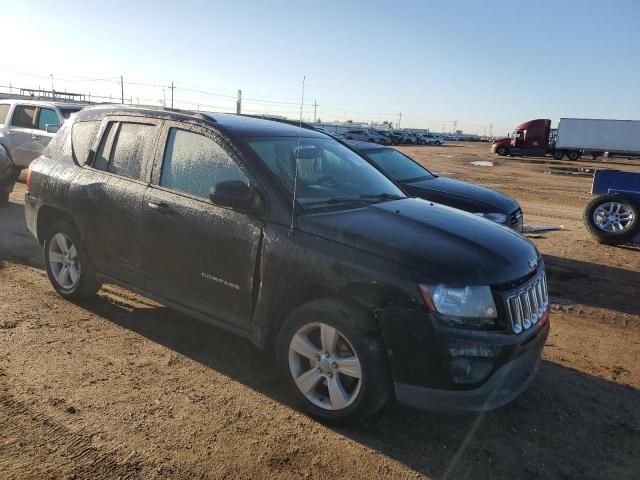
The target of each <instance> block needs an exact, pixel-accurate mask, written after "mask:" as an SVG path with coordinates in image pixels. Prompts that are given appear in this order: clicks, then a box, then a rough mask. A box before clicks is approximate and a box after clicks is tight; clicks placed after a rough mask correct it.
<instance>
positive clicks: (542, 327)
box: [25, 107, 549, 421]
mask: <svg viewBox="0 0 640 480" xmlns="http://www.w3.org/2000/svg"><path fill="white" fill-rule="evenodd" d="M185 132H186V133H185ZM187 134H197V135H198V139H197V141H196V142H195V143H190V144H188V145H187V144H186V143H184V142H185V141H186V140H185V139H186V137H187V136H189V135H187ZM121 139H124V140H122V142H125V141H126V142H129V143H128V144H129V147H128V148H129V149H130V150H129V157H127V155H124V157H123V156H122V155H121V152H120V149H121V147H120V142H121ZM199 142H200V143H199ZM203 142H204V143H203ZM205 143H206V144H207V145H209V143H211V145H209V146H207V147H206V148H210V149H211V150H210V155H211V156H212V157H211V158H214V157H216V158H218V157H217V156H224V157H225V159H226V160H225V162H227V163H225V164H224V165H225V166H224V168H222V167H220V168H219V169H218V170H217V172H218V173H216V174H215V175H213V177H211V175H210V172H209V170H208V168H209V167H208V165H207V163H206V162H204V163H202V164H197V165H196V164H194V165H192V166H193V168H195V169H196V170H197V171H196V172H195V176H194V177H193V178H205V177H206V178H214V177H216V176H217V180H216V179H214V180H216V181H218V180H224V182H221V183H215V182H213V183H214V184H212V185H210V184H209V183H212V182H209V183H206V182H205V183H203V182H200V181H199V180H198V181H197V182H195V184H197V185H195V186H194V184H192V183H193V182H192V183H188V182H187V183H181V180H180V178H179V176H178V175H177V174H176V176H175V177H172V176H171V175H174V174H175V172H174V171H173V170H172V169H171V166H170V165H169V164H168V160H167V159H168V158H173V161H174V162H176V161H178V160H177V159H178V158H180V157H179V154H178V153H176V152H178V151H179V150H180V148H182V147H181V145H182V146H184V145H187V147H188V148H187V153H188V154H190V155H199V153H198V149H201V148H205V147H204V146H203V145H205ZM123 145H124V143H123ZM131 145H133V146H131ZM292 145H293V146H294V147H291V146H292ZM123 148H124V147H123ZM189 149H191V151H190V153H189ZM125 153H126V152H125ZM340 155H346V156H349V155H353V156H354V157H353V158H351V157H349V162H350V165H351V166H350V168H352V169H353V170H354V171H353V174H354V178H353V180H354V181H353V184H351V183H349V181H350V179H349V178H343V177H344V175H343V176H342V177H341V178H333V177H332V175H331V172H332V168H335V165H337V162H338V159H337V156H340ZM125 157H127V158H125ZM185 158H186V157H185ZM123 159H124V160H123ZM216 161H217V160H216ZM118 162H125V163H126V162H129V163H134V164H135V166H134V167H131V165H128V166H127V165H126V164H125V163H120V164H119V165H116V166H117V168H115V167H114V171H110V169H111V165H112V164H117V163H118ZM216 168H218V167H216ZM198 169H200V170H198ZM369 169H371V170H374V172H371V171H370V170H369ZM283 172H284V173H283ZM292 172H295V173H296V176H295V177H292ZM363 174H366V176H367V178H369V177H371V178H372V180H371V181H370V183H371V185H374V184H375V185H377V186H378V187H380V186H384V191H382V192H371V193H379V194H380V195H378V196H376V195H364V194H363V195H360V196H358V197H357V198H354V197H351V196H347V197H346V198H345V197H342V196H337V197H336V196H332V197H331V198H329V199H328V198H327V197H326V196H327V195H328V194H327V192H332V193H331V195H335V192H339V193H341V194H342V195H346V193H345V192H347V193H348V192H350V191H352V192H353V191H357V189H358V188H361V185H360V187H359V186H358V178H362V177H361V175H363ZM206 178H205V180H206ZM229 179H231V183H234V182H235V183H234V185H235V186H234V185H231V184H230V183H229V182H228V180H229ZM198 182H200V183H198ZM238 182H240V183H244V184H245V186H247V187H246V188H245V187H242V188H240V189H239V190H237V189H236V187H238ZM223 183H224V185H223V186H224V187H225V188H227V187H228V188H229V189H230V191H231V190H233V191H242V192H245V191H249V190H250V192H251V201H248V202H246V203H245V204H243V205H244V206H243V207H242V208H240V207H231V206H229V205H220V204H216V203H214V202H215V200H216V198H217V197H216V195H217V193H216V191H217V190H216V189H218V190H219V189H220V188H222V187H220V185H222V184H223ZM292 185H297V187H293V188H297V190H296V192H297V195H298V196H297V198H296V200H295V202H294V201H293V198H292V191H293V190H292ZM210 186H211V187H213V188H211V189H209V187H210ZM232 187H233V188H232ZM234 189H235V190H234ZM349 189H352V190H349ZM207 192H209V195H207ZM207 197H208V198H207ZM305 202H306V203H305ZM25 213H26V221H27V225H28V227H29V229H30V230H31V232H32V233H33V234H34V235H35V236H36V238H37V239H38V240H39V241H40V242H45V240H46V238H47V232H48V231H49V230H50V229H51V228H52V225H58V224H59V223H57V222H60V221H65V222H68V223H69V224H72V225H73V228H74V229H77V232H78V235H79V237H78V239H81V242H82V245H83V248H84V249H85V250H86V253H87V258H90V259H91V265H92V268H93V269H94V270H95V275H96V276H97V277H98V278H99V280H100V281H101V282H103V281H104V282H112V283H117V284H119V285H122V286H124V287H126V288H128V289H131V290H133V291H136V292H139V293H141V294H143V295H146V296H148V297H150V298H153V299H156V300H158V301H160V302H162V303H164V304H166V305H169V306H171V307H173V308H175V309H177V310H179V311H182V312H184V313H187V314H189V315H192V316H194V317H196V318H199V319H202V320H204V321H206V322H209V323H211V324H214V325H216V326H219V327H222V328H225V329H227V330H230V331H232V332H234V333H236V334H239V335H241V336H244V337H246V338H248V339H250V340H251V341H252V342H253V343H255V344H256V345H257V346H259V347H261V348H275V346H276V345H277V344H276V339H277V338H279V332H280V333H281V331H282V329H283V328H284V327H283V323H284V324H285V325H286V322H287V321H289V319H290V318H292V316H294V317H295V314H296V312H300V311H301V309H302V310H304V307H305V306H307V305H310V304H314V302H315V303H317V302H318V301H320V300H322V301H323V302H325V303H322V305H325V304H328V305H330V304H331V302H333V303H334V304H338V305H340V308H339V309H337V310H336V311H338V312H343V313H344V312H347V311H351V312H356V313H357V312H361V313H362V314H363V318H364V320H365V321H366V322H367V325H369V327H370V328H369V327H367V331H369V330H370V331H371V332H374V333H371V335H372V340H371V342H374V343H375V342H381V345H382V348H381V349H380V353H381V354H382V355H383V356H384V362H385V365H387V366H388V372H389V376H390V378H387V377H386V374H385V377H384V378H385V379H384V380H381V382H383V383H386V382H387V381H389V382H390V383H389V385H390V386H392V388H390V392H393V393H395V396H396V397H397V399H398V400H399V401H400V402H403V403H406V404H409V405H414V406H417V407H422V408H428V409H432V410H443V411H451V410H453V411H459V410H465V411H466V410H486V409H490V408H495V407H498V406H500V405H503V404H505V403H507V402H509V401H511V400H512V399H513V398H514V397H515V396H517V395H518V394H519V393H520V392H521V391H523V390H524V389H525V388H526V387H527V385H528V384H529V382H530V381H531V379H532V378H533V373H534V372H535V370H536V366H537V363H538V359H539V357H540V354H541V350H542V348H543V345H544V343H545V340H546V338H547V335H548V331H549V321H548V314H549V310H548V296H547V290H546V278H545V273H544V264H543V261H542V258H541V256H540V254H539V252H538V251H537V249H536V248H535V246H534V245H533V244H532V243H531V242H530V241H529V240H527V239H525V238H523V237H521V236H520V235H518V234H516V233H514V232H513V231H512V230H510V229H508V228H504V227H502V226H500V225H497V224H495V223H494V222H490V221H487V220H485V219H483V218H480V217H478V216H476V215H472V214H468V213H465V212H461V211H460V210H457V209H454V208H450V207H447V206H444V205H440V204H437V203H433V202H428V201H425V200H422V199H419V198H407V197H406V196H405V195H404V194H403V193H402V191H401V190H400V189H398V188H397V187H396V186H395V185H394V184H393V183H392V182H390V181H389V180H388V179H386V178H385V177H383V176H382V175H381V174H380V173H379V172H377V171H375V169H373V167H371V165H370V164H368V163H367V161H365V159H364V158H363V157H358V156H357V154H356V153H355V152H353V151H349V149H348V148H347V147H345V146H344V145H342V144H341V143H339V142H336V141H335V140H333V139H331V138H329V137H328V136H326V135H324V134H321V133H319V132H315V131H313V130H308V129H299V128H296V127H294V126H291V125H287V124H282V123H277V122H272V121H268V120H263V119H256V118H248V117H243V116H236V115H224V114H194V113H191V112H176V111H165V110H149V109H141V108H119V107H101V108H90V109H87V110H84V111H83V112H81V113H79V114H78V115H77V116H76V118H75V121H74V122H73V123H67V124H65V125H64V126H63V127H62V129H61V131H60V132H59V133H58V134H57V136H56V137H55V139H54V141H53V142H52V143H51V145H50V147H49V149H48V150H47V152H45V155H44V156H43V157H41V158H40V159H38V160H37V161H36V162H34V163H33V164H32V166H31V168H30V173H29V185H28V192H27V193H26V197H25ZM45 243H46V242H45ZM45 249H46V247H45ZM474 292H475V293H474ZM478 292H482V295H484V297H482V298H484V299H485V300H484V301H485V303H487V305H489V304H490V306H487V309H488V310H487V312H488V314H487V315H488V316H489V317H490V318H486V319H485V318H480V316H481V315H479V314H477V312H475V311H474V313H473V314H470V315H471V316H470V318H466V317H463V316H456V314H455V312H452V311H448V310H446V309H447V308H449V307H448V306H447V305H449V304H455V305H458V306H459V304H458V303H456V302H462V304H464V302H466V301H467V299H471V298H472V297H473V295H475V294H476V293H477V294H478V295H480V293H478ZM465 295H468V296H465ZM443 298H444V300H443ZM460 298H462V300H459V299H460ZM447 299H448V300H447ZM327 302H328V303H327ZM447 302H450V303H449V304H447ZM469 302H471V300H469ZM464 308H466V307H464ZM483 308H484V307H483ZM443 312H445V313H443ZM324 313H325V312H324V311H321V312H320V315H324ZM483 315H484V313H483ZM345 321H346V322H347V323H348V322H349V318H347V319H346V320H345ZM345 338H346V337H345ZM358 340H359V339H358V338H354V337H351V339H350V342H351V344H353V345H356V342H357V341H358ZM374 343H370V345H372V344H374ZM376 345H377V343H376ZM323 347H324V345H323ZM289 353H290V352H289ZM285 356H286V352H285ZM289 358H292V357H291V356H290V357H289ZM318 358H320V356H319V357H318ZM290 363H291V361H290ZM336 363H337V362H336ZM285 364H286V360H285ZM314 364H315V365H318V371H319V372H320V371H321V370H322V372H321V375H322V378H324V379H325V381H328V382H329V383H327V384H328V385H330V380H327V379H330V378H332V377H331V372H329V371H328V370H329V369H330V366H327V365H325V363H321V362H320V360H319V361H318V363H314ZM366 365H367V364H366V362H363V363H362V368H363V370H362V372H357V374H358V375H360V374H361V375H362V378H365V379H366V375H367V372H366V371H365V367H366ZM320 367H322V368H320ZM385 369H386V367H385ZM325 370H326V371H325ZM354 375H355V374H354ZM294 380H296V382H297V381H298V379H294ZM363 382H365V381H364V380H363ZM362 385H363V387H362V388H363V389H365V387H366V382H365V383H363V384H362ZM318 388H319V387H318ZM385 388H386V387H385ZM363 391H364V390H363ZM329 393H330V394H331V391H329ZM363 395H364V393H363ZM316 400H317V398H316ZM332 400H333V399H332ZM316 403H317V404H320V405H321V404H322V403H321V402H320V403H319V401H317V402H316ZM356 404H357V402H356V403H354V404H353V405H351V406H350V407H349V408H356V406H357V405H356ZM310 408H311V410H312V412H311V413H312V414H315V415H316V416H317V417H318V418H321V419H323V420H328V421H331V420H332V418H330V417H328V416H326V415H325V416H323V415H322V414H323V412H322V411H320V413H318V412H317V411H316V410H313V408H316V407H313V406H310ZM349 408H345V411H348V410H349ZM329 413H331V412H329ZM329 413H327V415H329ZM338 413H339V412H338Z"/></svg>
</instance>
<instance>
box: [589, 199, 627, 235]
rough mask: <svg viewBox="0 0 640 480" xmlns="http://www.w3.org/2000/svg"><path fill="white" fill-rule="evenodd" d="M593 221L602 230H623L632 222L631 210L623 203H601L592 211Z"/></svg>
mask: <svg viewBox="0 0 640 480" xmlns="http://www.w3.org/2000/svg"><path fill="white" fill-rule="evenodd" d="M593 223H594V224H595V225H596V226H597V227H598V228H599V229H600V230H602V231H604V232H610V233H619V232H624V231H625V230H628V229H629V228H630V227H631V225H632V224H633V212H632V211H631V209H630V208H629V207H627V206H626V205H625V204H623V203H619V202H607V203H603V204H602V205H600V206H598V208H596V209H595V211H594V212H593Z"/></svg>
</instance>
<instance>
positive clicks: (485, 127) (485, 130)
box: [483, 125, 487, 137]
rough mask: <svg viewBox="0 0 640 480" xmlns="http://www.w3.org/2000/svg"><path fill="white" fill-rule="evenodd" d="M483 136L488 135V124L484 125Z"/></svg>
mask: <svg viewBox="0 0 640 480" xmlns="http://www.w3.org/2000/svg"><path fill="white" fill-rule="evenodd" d="M483 136H484V137H486V136H487V126H486V125H485V126H484V135H483Z"/></svg>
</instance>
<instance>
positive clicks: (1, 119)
mask: <svg viewBox="0 0 640 480" xmlns="http://www.w3.org/2000/svg"><path fill="white" fill-rule="evenodd" d="M9 107H10V105H8V104H6V103H2V104H0V125H3V124H4V123H5V122H6V120H7V115H8V114H9Z"/></svg>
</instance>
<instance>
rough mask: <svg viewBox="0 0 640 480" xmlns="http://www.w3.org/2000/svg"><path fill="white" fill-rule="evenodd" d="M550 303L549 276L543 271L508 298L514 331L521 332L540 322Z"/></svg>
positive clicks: (508, 307)
mask: <svg viewBox="0 0 640 480" xmlns="http://www.w3.org/2000/svg"><path fill="white" fill-rule="evenodd" d="M548 305H549V295H548V294H547V276H546V274H545V273H542V274H541V275H538V276H537V277H536V278H534V279H533V280H531V281H530V282H528V283H526V284H525V285H524V286H523V287H521V288H520V289H519V290H518V291H517V292H515V293H513V294H512V295H510V296H509V297H508V298H507V310H508V313H509V321H510V322H511V327H512V329H513V331H514V332H515V333H520V332H522V331H524V330H528V329H529V328H531V327H532V326H533V325H535V324H536V323H538V321H539V320H540V319H541V318H542V315H544V312H545V311H546V310H547V306H548Z"/></svg>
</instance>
